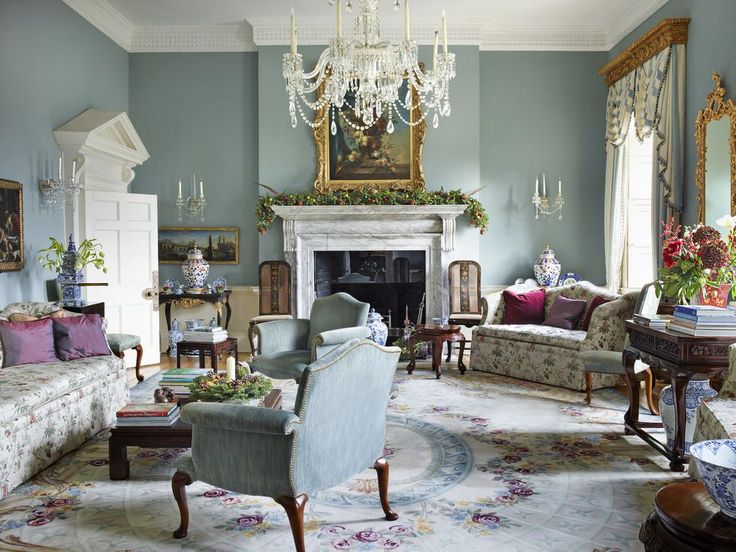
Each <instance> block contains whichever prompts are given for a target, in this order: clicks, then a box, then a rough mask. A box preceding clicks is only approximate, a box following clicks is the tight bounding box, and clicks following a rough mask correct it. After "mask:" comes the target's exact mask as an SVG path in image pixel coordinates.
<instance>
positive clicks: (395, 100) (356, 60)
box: [283, 0, 455, 135]
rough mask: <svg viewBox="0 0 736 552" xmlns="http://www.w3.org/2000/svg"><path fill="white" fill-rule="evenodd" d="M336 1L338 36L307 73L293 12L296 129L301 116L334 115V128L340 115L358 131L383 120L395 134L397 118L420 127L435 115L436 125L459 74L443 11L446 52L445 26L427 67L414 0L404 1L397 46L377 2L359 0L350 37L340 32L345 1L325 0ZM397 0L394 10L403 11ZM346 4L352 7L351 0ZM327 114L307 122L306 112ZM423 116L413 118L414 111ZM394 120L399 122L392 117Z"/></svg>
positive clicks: (290, 88) (292, 114)
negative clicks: (413, 28)
mask: <svg viewBox="0 0 736 552" xmlns="http://www.w3.org/2000/svg"><path fill="white" fill-rule="evenodd" d="M328 1H329V3H330V5H333V4H334V5H336V20H337V24H336V33H335V38H333V39H332V40H330V44H329V47H328V48H326V49H325V50H324V51H323V52H322V54H321V55H320V57H319V61H318V62H317V66H316V67H315V69H314V70H313V71H311V72H305V71H304V67H303V59H302V55H301V54H300V53H298V52H297V30H296V22H295V18H294V12H293V10H292V13H291V51H290V53H287V54H284V59H283V73H284V79H285V80H286V91H287V93H288V96H289V118H290V119H291V126H292V127H294V128H296V126H297V123H298V118H297V114H298V115H299V116H300V117H301V118H302V120H303V121H304V122H305V123H306V124H307V125H309V126H311V127H314V128H316V127H318V126H320V125H322V124H323V123H324V121H325V119H326V118H327V117H328V116H329V117H330V118H331V124H330V133H331V134H332V135H335V134H336V133H337V119H338V118H339V117H342V119H343V121H344V122H345V123H346V124H347V125H349V126H351V127H353V128H355V129H358V130H365V129H367V128H370V127H372V126H373V125H375V124H376V123H377V122H378V121H379V120H380V119H381V118H382V117H385V118H386V131H387V132H388V133H393V132H394V129H395V124H394V123H395V122H398V120H400V121H402V122H404V123H405V124H407V125H411V126H414V125H418V124H420V123H422V122H423V121H424V119H425V118H426V117H427V116H430V114H431V120H432V126H433V127H434V128H437V126H438V125H439V120H440V117H448V116H449V115H450V112H451V107H450V81H451V80H452V79H453V78H455V54H452V53H449V52H448V51H447V24H446V19H445V13H444V11H443V12H442V19H441V29H442V42H443V47H442V51H441V52H440V51H439V50H438V45H439V34H440V31H435V39H434V53H433V56H432V68H431V69H430V70H427V71H425V70H424V68H423V67H422V66H421V65H420V63H419V59H418V46H417V43H416V41H414V40H412V39H411V34H410V25H409V0H404V39H403V40H402V41H400V42H399V43H398V44H392V43H390V42H387V41H382V40H381V23H380V20H379V18H378V0H357V4H358V6H359V13H358V15H357V16H356V18H355V23H354V25H353V37H352V38H343V36H342V0H328ZM399 8H400V3H399V0H395V1H394V9H399ZM345 9H346V11H347V12H348V13H350V12H351V11H352V3H351V1H350V0H347V3H346V5H345ZM305 107H306V108H308V110H310V111H315V112H317V113H321V114H322V115H321V116H320V118H319V119H318V120H317V119H316V118H315V119H314V120H312V119H310V118H308V117H307V115H306V110H305V109H304V108H305ZM415 110H419V111H417V112H416V113H415V115H418V114H419V113H421V116H414V117H413V116H412V111H415ZM395 119H397V120H395Z"/></svg>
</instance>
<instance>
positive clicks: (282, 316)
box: [248, 261, 292, 356]
mask: <svg viewBox="0 0 736 552" xmlns="http://www.w3.org/2000/svg"><path fill="white" fill-rule="evenodd" d="M291 318H292V315H291V267H290V266H289V263H287V262H286V261H263V262H262V263H261V264H260V265H259V266H258V316H256V317H255V318H251V320H250V323H249V324H248V343H250V351H251V354H252V355H253V356H255V354H256V346H255V342H254V339H253V337H254V336H253V327H254V326H255V325H256V324H260V323H261V322H270V321H272V320H288V319H291Z"/></svg>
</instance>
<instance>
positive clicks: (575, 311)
mask: <svg viewBox="0 0 736 552" xmlns="http://www.w3.org/2000/svg"><path fill="white" fill-rule="evenodd" d="M587 304H588V302H587V301H585V300H583V299H568V298H567V297H563V296H562V295H558V296H557V298H556V299H555V302H554V303H552V306H551V307H550V308H549V313H548V314H547V318H546V319H545V320H544V322H543V323H542V325H543V326H554V327H555V328H562V329H563V330H572V329H573V328H574V327H575V325H576V324H577V323H578V320H580V317H581V316H583V312H584V311H585V306H586V305H587Z"/></svg>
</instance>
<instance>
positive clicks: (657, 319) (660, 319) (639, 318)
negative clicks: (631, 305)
mask: <svg viewBox="0 0 736 552" xmlns="http://www.w3.org/2000/svg"><path fill="white" fill-rule="evenodd" d="M671 320H672V316H670V315H669V314H652V315H650V316H645V315H642V314H635V315H634V322H636V323H637V324H644V325H645V326H649V327H650V328H654V329H655V330H664V329H665V328H667V324H668V323H669V322H670V321H671Z"/></svg>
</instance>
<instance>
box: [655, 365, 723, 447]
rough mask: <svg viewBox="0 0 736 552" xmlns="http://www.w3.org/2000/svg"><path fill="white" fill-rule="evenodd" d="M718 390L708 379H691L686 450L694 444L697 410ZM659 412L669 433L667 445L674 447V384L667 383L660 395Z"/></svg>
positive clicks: (686, 405) (686, 414)
mask: <svg viewBox="0 0 736 552" xmlns="http://www.w3.org/2000/svg"><path fill="white" fill-rule="evenodd" d="M716 395H717V393H716V391H715V390H714V389H713V388H712V387H711V386H710V382H709V381H708V380H690V383H688V384H687V389H686V390H685V417H686V420H687V422H686V424H685V446H684V452H687V451H688V450H690V446H691V445H692V444H693V433H694V432H695V411H696V410H697V409H698V405H700V401H701V400H702V399H704V398H707V397H715V396H716ZM659 414H660V416H661V417H662V423H663V424H664V432H665V434H666V435H667V446H668V447H669V448H672V445H673V444H674V442H675V401H674V394H673V393H672V386H671V385H667V386H666V387H665V388H664V389H662V392H661V393H660V395H659Z"/></svg>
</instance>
